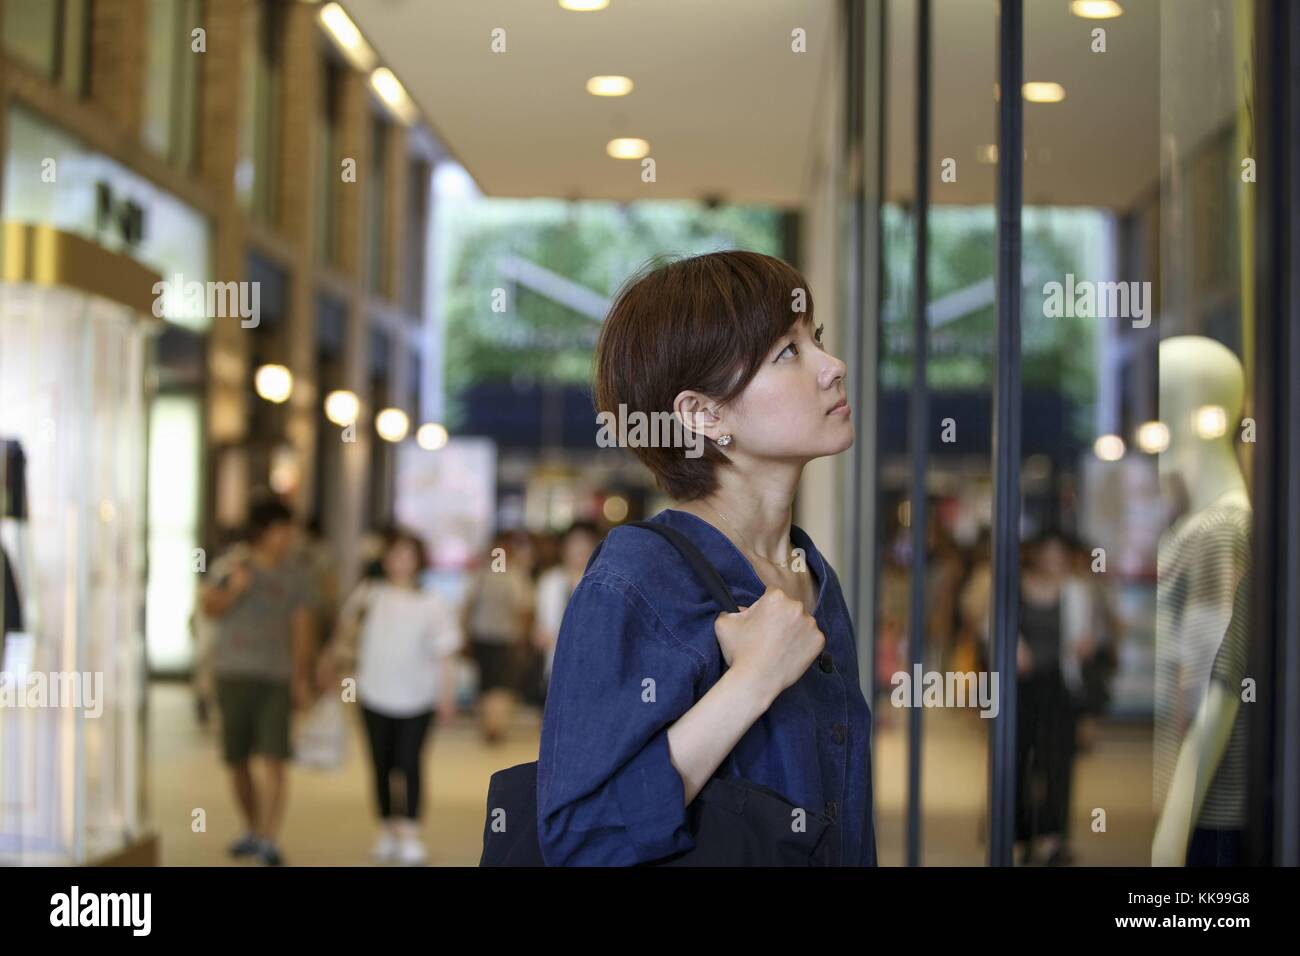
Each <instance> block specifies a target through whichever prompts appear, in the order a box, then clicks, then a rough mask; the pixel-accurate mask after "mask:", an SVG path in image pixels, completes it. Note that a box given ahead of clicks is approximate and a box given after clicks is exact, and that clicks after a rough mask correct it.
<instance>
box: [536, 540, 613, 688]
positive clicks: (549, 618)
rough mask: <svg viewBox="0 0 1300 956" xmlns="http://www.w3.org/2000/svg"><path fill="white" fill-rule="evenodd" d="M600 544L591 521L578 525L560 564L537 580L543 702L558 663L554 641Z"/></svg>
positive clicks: (562, 549)
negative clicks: (552, 673)
mask: <svg viewBox="0 0 1300 956" xmlns="http://www.w3.org/2000/svg"><path fill="white" fill-rule="evenodd" d="M599 541H600V529H599V528H597V527H596V525H595V524H594V523H592V522H590V521H575V522H574V523H573V524H571V525H570V526H569V529H568V530H567V531H565V532H564V534H563V536H562V537H561V538H560V562H559V564H557V565H555V567H553V568H548V569H547V570H546V571H545V572H544V573H543V574H542V576H541V577H540V578H538V580H537V615H536V620H535V621H534V622H533V643H534V645H536V647H537V648H538V649H540V650H541V651H542V653H543V654H544V655H545V663H544V664H543V667H542V687H541V691H542V699H543V703H544V702H545V692H546V684H547V683H548V682H549V681H550V679H551V664H552V662H553V661H554V660H555V639H556V637H558V636H559V633H560V625H561V624H562V623H563V622H564V610H565V608H567V607H568V606H569V597H570V596H571V595H572V594H573V589H574V588H576V587H577V586H578V582H579V581H580V580H582V573H583V571H585V570H586V568H587V562H588V561H589V560H590V559H591V553H592V552H593V551H595V550H596V545H597V544H598V543H599Z"/></svg>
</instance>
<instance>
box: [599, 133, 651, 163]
mask: <svg viewBox="0 0 1300 956" xmlns="http://www.w3.org/2000/svg"><path fill="white" fill-rule="evenodd" d="M605 152H606V153H608V154H609V155H610V156H613V157H614V158H615V159H641V158H642V157H643V156H647V155H649V153H650V144H649V143H647V142H646V141H645V140H643V139H637V138H635V137H631V136H625V137H622V138H620V139H611V140H610V141H609V142H608V143H606V144H605Z"/></svg>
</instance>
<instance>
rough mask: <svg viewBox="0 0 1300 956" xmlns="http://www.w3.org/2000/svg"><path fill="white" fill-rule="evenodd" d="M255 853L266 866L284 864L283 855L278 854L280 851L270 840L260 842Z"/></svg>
mask: <svg viewBox="0 0 1300 956" xmlns="http://www.w3.org/2000/svg"><path fill="white" fill-rule="evenodd" d="M257 855H258V857H259V858H260V859H261V861H262V863H263V864H265V865H266V866H284V857H282V856H281V855H280V851H279V850H278V849H277V848H276V846H275V844H274V843H272V842H271V841H270V840H265V841H263V842H262V845H261V847H260V848H259V849H258V851H257Z"/></svg>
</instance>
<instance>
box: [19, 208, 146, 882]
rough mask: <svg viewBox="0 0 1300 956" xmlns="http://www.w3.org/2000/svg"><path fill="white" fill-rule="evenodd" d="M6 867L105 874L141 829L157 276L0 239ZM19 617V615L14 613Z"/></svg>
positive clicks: (49, 244) (52, 237) (140, 840)
mask: <svg viewBox="0 0 1300 956" xmlns="http://www.w3.org/2000/svg"><path fill="white" fill-rule="evenodd" d="M3 242H4V246H3V269H4V273H3V282H0V440H3V442H4V448H5V456H4V461H5V468H4V473H3V476H2V477H0V482H3V489H2V490H3V494H2V495H0V503H3V505H4V508H3V511H2V512H0V543H2V544H3V549H4V554H5V556H6V560H7V564H8V567H9V570H10V571H11V572H12V584H13V590H14V591H15V592H16V593H14V594H13V595H11V597H12V598H13V600H12V601H10V602H8V603H9V605H10V606H9V607H8V609H7V611H6V618H7V619H6V620H5V621H4V626H3V630H4V632H5V641H4V658H3V683H0V863H4V864H28V865H30V864H42V863H51V864H67V863H78V864H79V863H94V862H103V861H107V860H111V859H113V858H115V857H120V856H121V855H122V854H124V853H125V854H130V853H131V852H132V850H133V848H139V847H140V846H142V845H148V844H149V842H150V841H149V840H148V831H147V827H146V825H145V819H144V799H143V794H144V779H143V777H144V773H143V770H144V753H145V750H144V739H143V737H144V721H143V715H144V690H145V683H144V676H145V671H144V654H143V634H142V630H143V621H144V617H143V611H142V602H143V581H144V571H145V520H146V501H147V497H146V491H147V489H146V469H145V462H146V415H145V407H146V406H145V388H146V366H147V363H148V355H149V349H148V347H147V346H148V336H149V334H150V331H151V329H152V328H153V327H154V324H155V321H156V320H154V319H153V318H152V317H151V315H150V312H149V302H150V298H151V296H152V291H151V290H152V287H153V283H154V282H155V281H157V277H156V276H153V275H152V274H151V273H149V272H148V271H147V270H145V269H144V268H142V267H141V266H139V265H137V264H136V263H134V262H132V261H130V260H128V259H125V258H124V257H122V256H119V255H116V254H114V253H111V252H107V251H105V250H103V249H101V248H99V247H97V246H94V245H93V244H91V243H89V242H87V241H86V240H84V239H81V238H79V237H76V236H72V235H70V234H67V233H62V232H58V231H56V230H53V229H49V228H45V227H33V226H27V225H18V224H12V223H9V224H5V226H4V232H3ZM15 605H16V606H15Z"/></svg>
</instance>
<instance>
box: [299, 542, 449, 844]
mask: <svg viewBox="0 0 1300 956" xmlns="http://www.w3.org/2000/svg"><path fill="white" fill-rule="evenodd" d="M382 564H383V577H380V578H370V579H366V580H363V581H362V582H361V583H360V584H358V585H357V587H356V589H355V590H353V592H352V594H351V595H349V597H348V599H347V601H346V602H344V605H343V608H342V610H341V612H340V614H339V627H338V629H337V630H336V632H335V637H334V640H333V642H332V644H331V647H330V653H327V654H326V655H324V661H326V662H327V663H326V667H327V668H328V667H330V666H331V665H332V668H333V670H334V674H332V675H329V676H330V682H331V683H334V685H335V686H338V685H337V683H335V681H336V680H337V679H338V678H339V677H347V676H353V675H355V677H356V690H357V699H358V702H359V703H360V704H361V713H362V715H363V716H364V718H365V723H366V732H367V735H368V736H369V738H370V753H371V757H372V758H373V763H374V773H375V793H376V797H377V802H378V809H379V816H380V821H381V827H382V829H381V832H380V835H379V840H378V842H377V843H376V845H375V848H374V856H375V858H376V859H378V860H379V861H381V862H390V861H393V860H397V861H400V862H402V863H423V862H424V861H425V860H426V859H427V857H428V854H427V852H426V851H425V848H424V845H423V844H422V843H421V842H420V838H419V821H420V809H421V805H420V760H421V754H422V752H423V749H424V743H425V739H426V736H427V733H428V731H429V730H430V728H431V725H432V724H433V723H434V717H435V713H436V714H437V716H439V717H441V718H442V719H443V720H444V721H446V720H450V719H451V718H452V717H453V716H455V713H456V708H455V668H454V667H452V666H451V661H450V660H449V658H451V657H453V656H454V655H456V654H457V653H459V652H460V650H461V647H462V643H463V638H462V636H461V631H460V626H459V622H458V620H457V616H456V614H455V612H454V611H453V610H452V608H450V607H449V606H448V605H447V604H446V603H445V602H444V601H443V600H442V599H441V598H440V597H439V596H438V595H437V594H435V593H433V592H431V591H423V590H421V589H420V586H419V576H420V572H421V571H423V570H424V569H425V568H426V567H427V566H428V557H427V552H426V551H425V547H424V543H423V542H422V541H421V540H420V539H419V538H418V537H417V536H416V535H414V534H412V533H410V532H407V531H393V532H390V533H389V534H388V535H387V536H386V540H385V543H384V552H383V558H382ZM394 770H397V771H400V772H401V774H402V776H403V779H404V781H405V798H406V799H405V801H404V802H403V804H402V809H401V812H400V813H397V812H395V811H394V808H393V802H392V797H391V793H390V789H389V778H390V776H391V775H392V772H393V771H394Z"/></svg>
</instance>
